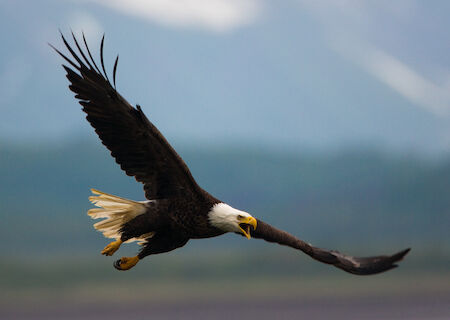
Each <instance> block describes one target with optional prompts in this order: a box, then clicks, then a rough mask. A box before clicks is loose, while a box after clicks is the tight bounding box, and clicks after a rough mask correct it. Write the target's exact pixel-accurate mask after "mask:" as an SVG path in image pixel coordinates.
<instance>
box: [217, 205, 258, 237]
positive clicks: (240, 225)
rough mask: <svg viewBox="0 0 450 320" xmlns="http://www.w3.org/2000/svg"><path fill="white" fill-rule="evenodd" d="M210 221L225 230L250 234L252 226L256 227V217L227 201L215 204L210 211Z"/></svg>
mask: <svg viewBox="0 0 450 320" xmlns="http://www.w3.org/2000/svg"><path fill="white" fill-rule="evenodd" d="M208 219H209V223H210V224H211V225H212V226H214V227H216V228H218V229H220V230H223V231H225V232H237V233H241V234H243V235H244V236H246V237H247V238H248V239H250V238H251V236H250V226H251V227H252V228H253V230H254V229H256V224H257V222H256V219H255V218H253V217H252V216H251V215H250V214H249V213H247V212H245V211H241V210H237V209H235V208H233V207H231V206H229V205H228V204H226V203H217V204H215V205H214V206H213V207H212V208H211V210H210V211H209V213H208Z"/></svg>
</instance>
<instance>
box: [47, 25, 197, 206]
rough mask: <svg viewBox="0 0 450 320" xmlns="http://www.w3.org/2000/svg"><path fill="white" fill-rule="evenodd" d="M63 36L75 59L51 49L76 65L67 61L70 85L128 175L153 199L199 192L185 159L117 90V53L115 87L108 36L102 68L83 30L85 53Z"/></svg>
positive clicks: (100, 135) (137, 107)
mask: <svg viewBox="0 0 450 320" xmlns="http://www.w3.org/2000/svg"><path fill="white" fill-rule="evenodd" d="M61 37H62V40H63V42H64V44H65V46H66V47H67V49H68V50H69V52H70V54H71V55H72V57H73V59H74V60H73V59H69V58H68V57H67V56H65V55H64V54H62V53H61V52H60V51H59V50H57V49H56V48H55V47H53V46H52V48H53V49H55V50H56V52H58V53H59V54H60V55H61V56H62V57H63V58H64V59H65V60H66V61H67V62H68V63H69V64H70V65H71V66H72V67H73V69H71V68H69V67H68V66H66V65H63V67H64V69H65V70H66V72H67V78H68V79H69V81H70V83H71V84H70V85H69V88H70V90H72V91H73V92H75V94H76V95H75V97H76V98H77V99H79V100H80V101H79V102H80V104H81V105H82V106H83V111H84V112H86V113H87V116H86V119H87V120H88V121H89V123H90V124H91V125H92V127H94V129H95V132H96V133H97V134H98V136H99V137H100V139H101V141H102V143H103V144H104V145H105V146H106V147H107V148H108V149H109V150H110V151H111V155H112V156H113V157H114V158H115V159H116V162H117V163H118V164H119V165H120V167H121V168H122V169H123V170H124V171H125V172H126V174H127V175H129V176H134V177H135V178H136V180H137V181H139V182H142V183H143V184H144V190H145V196H146V197H147V198H148V199H160V198H169V197H174V196H179V195H184V196H186V195H187V194H189V192H190V193H195V192H199V191H200V190H201V189H200V187H199V186H198V185H197V183H196V182H195V180H194V178H193V177H192V175H191V173H190V171H189V169H188V167H187V166H186V164H185V163H184V161H183V160H182V159H181V157H180V156H179V155H178V154H177V153H176V152H175V150H174V149H173V148H172V147H171V146H170V145H169V143H168V142H167V140H166V139H165V138H164V136H163V135H162V134H161V133H160V132H159V131H158V129H157V128H156V127H155V126H154V125H153V124H152V123H151V122H150V121H149V120H148V119H147V117H146V116H145V115H144V113H143V112H142V110H141V108H140V107H139V106H136V108H134V107H132V106H131V105H130V104H129V103H128V102H127V101H126V100H125V99H124V98H123V97H122V96H121V95H120V94H119V93H118V92H117V91H116V89H115V79H116V70H117V62H118V58H119V57H118V56H117V58H116V61H115V64H114V71H113V83H114V87H113V86H112V85H111V83H110V81H109V79H108V76H107V73H106V71H105V66H104V62H103V43H104V36H103V38H102V42H101V46H100V61H101V67H102V70H103V73H102V72H101V71H100V69H99V68H98V67H97V64H96V63H95V60H94V59H93V58H92V55H91V52H90V50H89V47H88V46H87V43H86V39H85V37H84V34H83V42H84V45H85V50H83V49H82V48H81V47H80V45H79V43H78V41H77V39H76V38H75V36H74V35H73V33H72V37H73V40H74V42H75V45H76V47H77V49H78V52H79V54H80V55H78V54H77V53H76V52H75V51H74V50H73V49H72V48H71V47H70V45H69V44H68V42H67V41H66V39H65V38H64V36H63V35H62V34H61ZM87 56H88V57H89V58H88V57H87Z"/></svg>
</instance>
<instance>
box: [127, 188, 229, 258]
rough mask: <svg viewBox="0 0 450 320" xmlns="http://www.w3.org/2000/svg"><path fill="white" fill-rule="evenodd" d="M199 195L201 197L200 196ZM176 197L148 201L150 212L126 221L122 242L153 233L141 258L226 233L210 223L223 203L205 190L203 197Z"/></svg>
mask: <svg viewBox="0 0 450 320" xmlns="http://www.w3.org/2000/svg"><path fill="white" fill-rule="evenodd" d="M198 198H200V197H198ZM198 198H197V199H189V198H186V197H175V198H171V199H158V200H153V201H149V202H147V204H146V206H147V207H148V209H147V212H146V213H144V214H141V215H139V216H137V217H136V218H134V219H132V220H130V221H128V222H127V223H125V224H124V225H123V227H122V229H121V232H122V236H121V240H122V241H127V240H129V239H131V238H139V237H140V236H141V235H143V234H146V233H149V232H153V233H154V234H153V236H152V237H149V238H147V239H146V243H145V244H144V246H143V248H142V250H141V251H140V253H139V258H140V259H142V258H143V257H145V256H147V255H150V254H156V253H163V252H167V251H171V250H173V249H176V248H179V247H181V246H183V245H185V244H186V242H187V241H189V239H202V238H211V237H216V236H220V235H222V234H224V233H225V232H224V231H222V230H220V229H217V228H215V227H213V226H211V225H210V223H209V220H208V213H209V211H210V210H211V208H212V207H213V206H214V205H215V204H217V203H220V201H219V200H217V199H216V198H214V197H213V196H211V195H210V194H208V193H207V192H204V196H202V197H201V198H200V199H198Z"/></svg>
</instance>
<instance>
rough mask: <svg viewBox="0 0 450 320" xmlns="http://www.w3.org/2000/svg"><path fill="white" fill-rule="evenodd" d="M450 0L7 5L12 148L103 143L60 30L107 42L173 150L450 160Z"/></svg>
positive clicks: (3, 99) (1, 15)
mask: <svg viewBox="0 0 450 320" xmlns="http://www.w3.org/2000/svg"><path fill="white" fill-rule="evenodd" d="M449 12H450V2H449V1H446V0H443V1H438V0H436V1H418V0H396V1H387V0H379V1H368V0H367V1H365V0H341V1H339V0H329V1H326V0H323V1H315V0H297V1H288V0H286V1H268V0H178V1H163V0H148V1H139V0H127V1H121V0H84V1H60V0H58V1H56V0H41V1H22V0H14V1H7V0H0V35H1V40H2V45H1V47H0V110H1V117H0V142H3V143H5V142H6V143H15V142H21V143H23V142H32V143H36V142H39V143H47V142H54V141H64V140H65V139H78V138H79V137H85V136H92V137H93V135H94V134H93V130H91V129H88V124H87V123H86V121H85V120H84V117H83V115H82V113H81V112H80V108H79V106H78V105H77V104H76V103H75V100H74V98H73V96H72V94H71V93H70V92H69V90H68V89H67V84H68V82H67V80H66V79H65V78H64V72H63V70H62V68H61V67H60V64H61V63H62V62H63V61H62V59H61V58H60V57H59V56H57V55H56V54H55V53H54V52H52V50H51V49H50V48H49V47H48V46H47V42H50V43H52V44H54V45H55V46H56V47H58V48H63V44H62V42H61V40H60V39H59V34H58V28H60V29H61V30H62V31H63V32H64V33H65V34H68V33H69V30H70V28H72V29H73V30H74V32H75V33H76V34H77V35H80V32H81V30H84V32H85V33H86V35H87V38H88V42H89V43H90V45H91V47H92V50H93V51H94V54H95V55H96V54H98V47H99V43H100V38H101V35H102V34H103V33H106V44H105V56H106V62H107V65H108V66H109V70H110V71H112V65H113V62H114V58H115V54H117V53H118V54H119V55H120V59H119V68H118V80H117V86H118V90H119V91H120V92H121V93H122V95H124V96H125V97H126V98H127V99H128V100H129V102H130V103H132V104H136V103H139V104H141V105H142V107H143V109H144V111H145V112H146V114H147V115H148V117H149V118H150V119H151V120H152V121H153V122H154V123H155V124H156V125H157V126H158V127H159V128H160V130H161V131H162V132H163V134H165V135H166V136H167V137H168V138H169V140H170V141H172V142H175V145H176V144H177V143H192V144H196V143H202V144H206V145H212V144H217V143H221V144H244V145H258V146H261V147H264V148H268V149H280V148H281V149H286V150H291V151H292V150H293V151H297V150H302V148H311V149H318V150H336V149H340V148H348V147H354V146H377V147H380V148H383V149H387V150H395V151H396V152H414V153H418V154H427V155H433V156H435V155H443V154H447V153H448V151H449V150H450V55H449V53H450V40H449V39H450V37H449V33H450V31H449V30H450V20H449V19H448V14H449Z"/></svg>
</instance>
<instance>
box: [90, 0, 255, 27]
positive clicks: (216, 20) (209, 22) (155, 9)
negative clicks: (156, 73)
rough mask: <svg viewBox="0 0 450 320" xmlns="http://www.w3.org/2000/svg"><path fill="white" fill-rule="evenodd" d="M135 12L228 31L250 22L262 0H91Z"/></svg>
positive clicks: (167, 21) (163, 21) (172, 22)
mask: <svg viewBox="0 0 450 320" xmlns="http://www.w3.org/2000/svg"><path fill="white" fill-rule="evenodd" d="M91 1H93V2H95V3H98V4H101V5H104V6H106V7H109V8H112V9H114V10H117V11H119V12H120V13H126V14H129V15H132V16H136V17H140V18H144V19H146V20H150V21H152V22H156V23H160V24H163V25H166V26H174V27H194V28H203V29H208V30H211V31H215V32H225V31H229V30H233V29H235V28H238V27H241V26H244V25H248V24H251V23H252V22H254V21H255V20H256V19H257V17H258V16H259V14H260V13H261V9H262V3H261V0H177V1H175V0H91Z"/></svg>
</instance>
